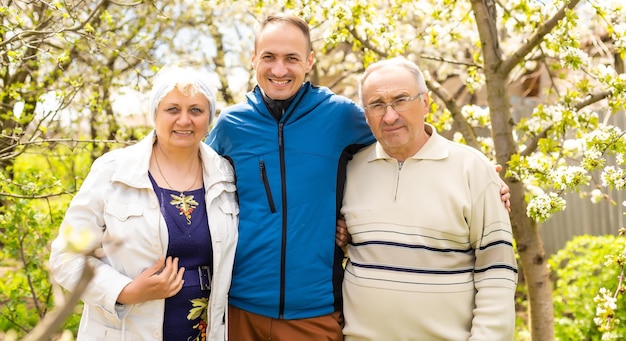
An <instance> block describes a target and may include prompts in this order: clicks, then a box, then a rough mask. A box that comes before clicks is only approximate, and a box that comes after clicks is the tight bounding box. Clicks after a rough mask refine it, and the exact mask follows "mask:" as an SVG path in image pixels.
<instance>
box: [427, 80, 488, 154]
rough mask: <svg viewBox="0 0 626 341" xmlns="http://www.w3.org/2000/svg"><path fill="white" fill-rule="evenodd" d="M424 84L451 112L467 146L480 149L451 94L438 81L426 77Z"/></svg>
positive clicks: (473, 133)
mask: <svg viewBox="0 0 626 341" xmlns="http://www.w3.org/2000/svg"><path fill="white" fill-rule="evenodd" d="M426 86H427V87H428V89H429V90H430V91H432V92H433V93H434V94H435V95H437V97H439V99H441V101H443V103H444V105H445V106H446V108H447V109H448V110H449V111H450V113H451V114H452V119H453V120H454V121H455V122H457V123H458V124H459V130H460V131H461V134H463V137H464V138H465V143H466V144H467V145H468V146H471V147H474V148H476V149H479V150H480V144H479V143H478V140H477V139H476V134H475V132H474V130H473V129H472V127H471V126H470V125H469V124H468V123H467V120H465V117H463V114H462V113H461V108H460V107H459V106H458V104H457V103H456V101H455V100H454V98H452V95H450V93H449V92H448V91H447V90H446V89H445V88H444V87H442V86H441V84H439V82H437V81H434V80H431V79H428V80H426Z"/></svg>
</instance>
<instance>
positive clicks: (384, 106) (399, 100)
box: [363, 91, 426, 117]
mask: <svg viewBox="0 0 626 341" xmlns="http://www.w3.org/2000/svg"><path fill="white" fill-rule="evenodd" d="M425 94H426V91H423V92H419V93H417V95H415V96H411V97H400V98H396V99H394V100H393V101H391V103H385V102H378V103H372V104H368V105H365V106H363V110H364V111H365V112H366V113H367V114H368V115H369V116H375V117H379V116H384V115H385V114H386V113H387V107H391V109H393V110H394V111H395V112H402V111H405V110H407V109H408V107H407V108H405V109H402V110H398V109H396V105H398V104H399V103H403V102H406V103H409V102H413V101H414V100H416V99H418V98H420V97H422V96H424V95H425ZM376 107H381V108H382V109H383V111H381V113H380V114H370V113H368V111H370V110H372V109H373V108H376Z"/></svg>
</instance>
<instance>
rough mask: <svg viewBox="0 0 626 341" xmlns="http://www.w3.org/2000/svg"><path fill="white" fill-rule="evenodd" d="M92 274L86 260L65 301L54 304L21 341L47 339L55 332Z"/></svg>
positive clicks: (78, 298)
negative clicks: (57, 304) (78, 278)
mask: <svg viewBox="0 0 626 341" xmlns="http://www.w3.org/2000/svg"><path fill="white" fill-rule="evenodd" d="M93 276H94V270H93V268H92V267H91V266H89V264H88V263H87V262H85V266H84V267H83V272H82V274H81V276H80V280H79V281H78V283H77V284H76V287H75V288H74V290H72V292H71V294H70V295H69V296H68V297H67V299H66V300H65V302H63V304H61V305H60V306H56V308H54V309H53V310H52V311H50V312H49V313H48V314H46V315H45V316H44V318H43V319H42V320H41V321H39V323H37V325H36V326H35V328H33V330H32V331H31V332H30V333H28V335H26V336H25V337H24V338H23V339H22V341H40V340H49V339H50V335H52V334H53V333H54V332H56V331H57V330H58V329H59V328H60V327H61V326H62V325H63V323H64V322H65V319H66V318H67V317H68V316H69V315H70V314H71V313H72V312H74V307H75V306H76V304H77V303H78V301H80V297H81V295H82V294H83V292H84V291H85V289H86V288H87V285H88V284H89V282H90V281H91V279H92V278H93Z"/></svg>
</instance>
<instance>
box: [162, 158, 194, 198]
mask: <svg viewBox="0 0 626 341" xmlns="http://www.w3.org/2000/svg"><path fill="white" fill-rule="evenodd" d="M154 161H156V165H157V169H158V170H159V174H161V177H162V178H163V180H165V183H166V184H167V185H168V186H169V187H170V188H171V189H173V190H175V191H177V190H176V189H175V188H174V186H172V185H170V182H169V181H167V178H165V175H163V171H162V170H161V165H160V164H159V158H158V157H157V152H156V150H155V151H154ZM198 168H200V167H198ZM196 182H198V173H197V172H196V175H195V176H194V177H193V183H192V184H191V186H189V188H187V189H186V190H184V191H180V194H181V195H183V194H184V193H185V192H189V190H190V189H192V188H193V185H195V184H196Z"/></svg>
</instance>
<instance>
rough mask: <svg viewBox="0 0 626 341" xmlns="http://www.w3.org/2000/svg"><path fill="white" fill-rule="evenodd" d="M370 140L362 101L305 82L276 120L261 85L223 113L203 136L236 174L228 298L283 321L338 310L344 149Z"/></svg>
mask: <svg viewBox="0 0 626 341" xmlns="http://www.w3.org/2000/svg"><path fill="white" fill-rule="evenodd" d="M372 142H374V137H373V136H372V134H371V132H370V129H369V127H368V126H367V124H366V122H365V117H364V115H363V111H362V110H361V108H360V107H358V106H357V105H356V104H355V103H354V102H353V101H350V100H349V99H347V98H345V97H342V96H338V95H335V94H334V93H333V92H332V91H330V90H329V89H328V88H325V87H317V86H313V85H311V84H310V83H309V82H306V83H304V84H303V86H302V88H300V90H299V91H298V93H297V94H296V96H295V98H294V100H293V102H292V103H291V105H290V106H289V108H287V110H286V111H285V112H284V113H283V115H282V117H281V118H280V120H279V121H277V120H276V118H274V116H272V114H271V113H270V111H269V110H268V108H267V107H266V105H265V103H264V101H263V94H262V91H261V89H260V88H259V87H258V86H257V87H256V88H255V89H254V90H253V91H251V92H249V93H248V94H247V95H246V101H245V102H244V103H240V104H237V105H235V106H232V107H229V108H227V109H225V110H224V111H222V113H221V114H220V115H219V117H218V119H217V120H216V122H215V127H214V128H213V130H212V131H211V133H210V135H209V137H208V139H207V143H208V144H209V145H210V146H211V147H212V148H213V149H215V150H216V151H217V152H218V153H219V154H221V155H222V156H224V157H226V158H229V159H230V160H231V161H232V162H233V164H234V167H235V173H236V177H237V191H238V194H239V211H240V212H239V243H238V245H237V251H236V254H235V265H234V269H233V279H232V284H231V288H230V297H229V303H230V304H232V305H233V306H235V307H237V308H240V309H243V310H246V311H249V312H252V313H255V314H259V315H264V316H268V317H273V318H281V319H299V318H309V317H315V316H321V315H326V314H330V313H332V312H333V311H339V310H341V281H342V279H343V269H342V266H341V262H342V259H343V251H342V250H341V249H340V248H338V247H337V246H336V244H335V228H336V219H337V212H338V202H339V203H340V202H341V200H339V201H338V199H339V197H340V196H341V195H342V194H343V183H344V177H343V176H344V175H343V174H344V172H343V169H344V163H345V161H346V160H345V158H346V157H342V154H343V155H344V156H345V155H349V154H350V153H347V152H348V151H349V152H352V153H353V152H354V151H356V150H357V149H359V148H360V147H363V146H365V145H368V144H370V143H372ZM340 159H341V160H342V162H341V163H340ZM338 170H339V173H341V175H339V176H338ZM338 185H339V190H338Z"/></svg>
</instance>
